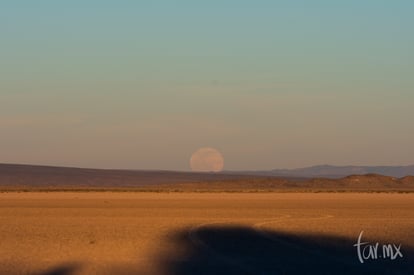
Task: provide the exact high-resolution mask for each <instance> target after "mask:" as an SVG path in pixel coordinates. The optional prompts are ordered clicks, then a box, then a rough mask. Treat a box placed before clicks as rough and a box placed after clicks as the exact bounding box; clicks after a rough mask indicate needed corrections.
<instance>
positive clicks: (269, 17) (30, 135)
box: [0, 0, 414, 170]
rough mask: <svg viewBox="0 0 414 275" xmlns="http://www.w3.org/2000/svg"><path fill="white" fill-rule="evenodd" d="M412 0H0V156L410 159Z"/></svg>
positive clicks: (45, 159) (183, 164)
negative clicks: (213, 154) (199, 153)
mask: <svg viewBox="0 0 414 275" xmlns="http://www.w3.org/2000/svg"><path fill="white" fill-rule="evenodd" d="M413 9H414V2H413V1H408V0H407V1H402V0H396V1H381V0H375V1H374V0H365V1H361V0H358V1H355V0H350V1H317V0H315V1H260V0H258V1H241V0H238V1H230V0H228V1H226V0H221V1H214V0H211V1H194V0H193V1H155V0H154V1H92V0H89V1H85V0H83V1H78V0H73V1H42V0H39V1H22V0H21V1H11V0H10V1H1V3H0V163H29V164H47V165H63V166H77V167H96V168H124V169H163V170H189V169H190V166H189V159H190V156H191V154H192V153H193V152H194V151H196V150H197V149H198V148H200V147H213V148H216V149H217V150H219V151H220V152H221V153H222V155H223V156H224V159H225V164H224V166H225V167H224V168H225V169H226V170H246V169H249V170H259V169H273V168H296V167H303V166H309V165H317V164H333V165H351V164H352V165H408V164H414V146H413V145H414V123H413V118H414V108H413V106H414V105H413V103H414V51H413V49H414V33H413V27H414V17H413V16H412V11H413Z"/></svg>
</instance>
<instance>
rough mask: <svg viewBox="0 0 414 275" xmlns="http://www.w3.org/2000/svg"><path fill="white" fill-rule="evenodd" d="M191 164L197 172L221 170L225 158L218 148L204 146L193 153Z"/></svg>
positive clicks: (192, 168)
mask: <svg viewBox="0 0 414 275" xmlns="http://www.w3.org/2000/svg"><path fill="white" fill-rule="evenodd" d="M190 166H191V170H193V171H196V172H220V171H221V170H223V167H224V159H223V156H222V155H221V153H220V152H219V151H218V150H216V149H214V148H209V147H204V148H200V149H198V150H197V151H195V152H194V153H193V155H192V156H191V159H190Z"/></svg>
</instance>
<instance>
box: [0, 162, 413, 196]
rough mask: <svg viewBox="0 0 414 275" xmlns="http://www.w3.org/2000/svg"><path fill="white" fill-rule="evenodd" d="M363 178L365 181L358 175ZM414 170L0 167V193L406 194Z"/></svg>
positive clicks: (364, 168) (333, 167)
mask: <svg viewBox="0 0 414 275" xmlns="http://www.w3.org/2000/svg"><path fill="white" fill-rule="evenodd" d="M362 174H364V175H362ZM379 174H381V175H379ZM408 175H414V166H406V167H388V166H387V167H384V166H382V167H362V166H344V167H339V166H329V165H323V166H314V167H309V168H302V169H292V170H284V169H278V170H271V171H244V172H231V171H223V172H220V173H195V172H178V171H157V170H114V169H112V170H108V169H87V168H70V167H51V166H36V165H19V164H0V192H2V191H8V190H9V191H10V190H20V191H21V190H24V191H31V190H77V189H80V190H112V189H117V190H119V189H125V190H132V189H133V190H152V191H157V192H158V191H167V192H170V191H174V192H176V191H190V192H195V191H196V192H197V191H231V192H234V191H239V192H250V191H275V190H279V191H283V190H285V191H288V190H290V191H295V190H296V191H306V190H313V191H315V190H325V191H326V190H330V191H341V190H342V191H352V190H354V191H369V192H371V191H403V192H406V191H410V192H412V191H413V190H414V176H408Z"/></svg>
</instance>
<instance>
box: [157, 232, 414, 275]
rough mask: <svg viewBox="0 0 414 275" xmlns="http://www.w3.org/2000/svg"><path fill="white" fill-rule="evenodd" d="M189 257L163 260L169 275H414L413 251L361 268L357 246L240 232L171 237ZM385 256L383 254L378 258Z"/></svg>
mask: <svg viewBox="0 0 414 275" xmlns="http://www.w3.org/2000/svg"><path fill="white" fill-rule="evenodd" d="M172 238H173V239H172V241H174V242H175V243H176V245H177V246H181V247H183V246H184V247H185V248H186V251H187V254H186V255H185V256H183V257H181V258H179V259H177V258H178V257H177V258H176V259H174V255H171V253H170V254H169V255H165V257H161V259H160V263H159V264H160V265H161V266H162V267H163V271H164V272H163V273H164V274H170V275H173V274H174V275H175V274H177V275H178V274H180V275H187V274H188V275H189V274H200V275H201V274H216V275H221V274H225V275H231V274H238V275H240V274H414V257H413V256H414V249H413V248H409V247H404V244H402V248H401V251H402V253H403V258H401V257H399V258H398V259H395V260H393V261H392V260H390V259H383V258H381V259H377V260H371V261H367V262H365V263H364V264H361V263H360V262H359V261H358V258H357V253H356V247H354V246H353V244H354V243H355V242H356V238H357V236H356V238H355V240H349V239H345V238H339V237H335V236H325V235H323V236H322V235H320V236H310V235H308V236H306V235H294V234H290V233H283V232H274V231H267V232H265V231H261V230H256V229H253V228H249V227H239V226H232V227H229V226H221V227H220V226H209V227H202V228H199V229H198V230H196V231H195V230H190V231H188V230H183V231H181V232H177V234H175V235H174V236H173V237H172ZM380 252H381V253H382V251H378V254H380Z"/></svg>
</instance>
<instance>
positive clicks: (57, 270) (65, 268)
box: [37, 263, 81, 275]
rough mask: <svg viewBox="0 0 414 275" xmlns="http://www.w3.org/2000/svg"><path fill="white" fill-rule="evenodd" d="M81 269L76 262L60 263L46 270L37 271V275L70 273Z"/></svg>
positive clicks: (67, 274)
mask: <svg viewBox="0 0 414 275" xmlns="http://www.w3.org/2000/svg"><path fill="white" fill-rule="evenodd" d="M80 269H81V265H80V264H77V263H70V264H62V265H59V266H55V267H52V268H49V269H48V270H46V271H43V272H40V273H37V274H38V275H70V274H74V273H75V272H77V271H78V270H80Z"/></svg>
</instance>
